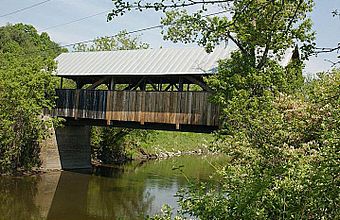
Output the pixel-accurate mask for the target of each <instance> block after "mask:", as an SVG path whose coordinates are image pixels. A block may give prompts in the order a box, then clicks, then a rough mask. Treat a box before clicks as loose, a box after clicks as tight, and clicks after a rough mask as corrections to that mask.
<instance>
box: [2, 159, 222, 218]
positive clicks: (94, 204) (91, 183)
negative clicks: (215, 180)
mask: <svg viewBox="0 0 340 220" xmlns="http://www.w3.org/2000/svg"><path fill="white" fill-rule="evenodd" d="M222 161H223V157H220V156H181V157H175V158H170V159H166V160H154V161H148V162H144V163H141V162H132V163H129V164H126V165H123V166H115V167H97V168H94V169H93V170H74V171H63V172H51V173H44V174H40V175H37V176H25V177H0V219H4V220H5V219H6V220H8V219H16V220H20V219H57V220H67V219H72V220H77V219H81V220H87V219H143V218H144V216H146V215H153V214H155V213H158V212H159V211H160V209H161V207H162V205H163V204H165V203H166V204H169V205H170V206H172V207H173V208H174V209H175V210H176V209H177V208H178V207H177V205H176V197H175V194H176V192H177V191H178V189H180V188H182V187H185V186H186V185H187V184H188V180H187V179H190V180H195V181H210V180H209V176H211V175H212V174H213V173H214V168H213V167H212V165H211V164H220V163H221V162H222ZM176 168H179V169H176Z"/></svg>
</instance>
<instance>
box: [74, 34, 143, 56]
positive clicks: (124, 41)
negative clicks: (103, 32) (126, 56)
mask: <svg viewBox="0 0 340 220" xmlns="http://www.w3.org/2000/svg"><path fill="white" fill-rule="evenodd" d="M148 47H149V44H147V43H144V42H140V41H139V37H138V36H131V35H129V34H128V33H127V31H126V30H123V31H120V32H119V33H118V34H117V35H116V36H114V37H101V38H97V39H95V40H94V42H93V44H84V43H80V44H76V45H75V46H74V47H73V49H74V50H75V51H114V50H136V49H147V48H148Z"/></svg>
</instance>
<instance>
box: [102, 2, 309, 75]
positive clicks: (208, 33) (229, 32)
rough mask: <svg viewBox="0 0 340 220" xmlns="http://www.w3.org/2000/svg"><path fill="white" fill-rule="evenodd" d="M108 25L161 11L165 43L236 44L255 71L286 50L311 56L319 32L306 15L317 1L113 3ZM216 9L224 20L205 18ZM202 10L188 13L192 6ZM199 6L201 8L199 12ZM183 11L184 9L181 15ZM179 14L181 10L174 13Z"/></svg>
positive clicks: (211, 17) (209, 49)
mask: <svg viewBox="0 0 340 220" xmlns="http://www.w3.org/2000/svg"><path fill="white" fill-rule="evenodd" d="M113 2H114V8H113V10H112V12H111V13H110V14H109V15H108V20H112V19H113V18H114V17H115V16H119V15H123V14H124V13H126V12H127V11H128V10H132V9H135V10H141V11H143V10H148V9H149V10H150V9H151V10H156V11H158V10H162V11H163V12H165V18H163V19H162V21H161V23H162V24H163V25H164V26H165V27H166V28H165V31H164V38H165V39H168V40H172V41H173V42H178V41H182V42H184V43H190V42H197V43H198V44H199V45H202V46H205V47H206V48H207V50H208V51H211V50H212V49H213V48H214V47H215V46H216V45H217V44H219V43H220V42H221V41H231V42H233V43H234V44H235V45H236V46H237V47H238V49H239V50H240V51H241V53H242V54H243V56H247V57H250V58H251V59H252V62H253V66H256V68H257V69H261V68H262V67H263V66H264V65H265V64H266V62H267V60H268V58H269V57H273V56H277V57H280V56H282V55H283V53H284V52H285V51H286V49H287V48H290V47H294V46H295V44H297V43H301V44H302V45H301V49H302V51H303V54H304V57H306V56H307V55H308V54H309V53H310V52H311V48H312V47H311V43H312V40H313V39H314V33H313V32H312V31H311V30H310V29H311V25H312V23H311V20H310V19H309V18H308V17H307V16H306V15H307V13H309V12H311V10H312V7H313V1H312V0H298V1H292V0H289V1H282V0H274V1H269V0H256V1H254V0H211V1H190V0H184V1H156V2H145V3H144V2H141V1H139V2H135V3H130V2H128V1H123V0H114V1H113ZM214 4H218V5H219V6H217V7H220V8H222V12H225V13H224V15H222V16H219V15H215V16H204V15H203V13H204V12H205V11H207V10H208V9H211V8H212V7H215V6H213V5H214ZM192 6H197V7H199V10H197V11H195V12H193V13H189V12H188V11H187V10H185V9H186V8H188V7H192ZM197 7H196V8H197ZM178 8H184V9H183V10H177V9H178ZM173 9H176V10H173Z"/></svg>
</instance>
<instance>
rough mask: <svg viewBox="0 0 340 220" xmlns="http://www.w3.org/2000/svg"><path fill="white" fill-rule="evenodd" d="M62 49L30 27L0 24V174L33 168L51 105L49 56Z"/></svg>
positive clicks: (37, 157)
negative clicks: (43, 114)
mask: <svg viewBox="0 0 340 220" xmlns="http://www.w3.org/2000/svg"><path fill="white" fill-rule="evenodd" d="M62 51H63V50H62V49H61V48H60V47H59V46H58V45H57V44H56V43H54V42H52V41H51V40H50V38H49V36H48V35H47V34H46V33H42V34H38V33H37V31H36V29H35V28H34V27H33V26H31V25H25V24H15V25H6V26H3V27H0V66H1V68H0V172H1V173H3V172H4V173H11V172H16V171H18V170H19V169H21V170H30V169H31V168H32V167H34V166H35V167H38V166H39V164H40V161H39V152H40V147H39V142H40V140H42V138H43V137H44V135H45V131H47V127H48V125H49V124H50V122H49V121H44V120H42V116H41V114H42V112H43V109H44V108H52V106H53V105H54V89H55V83H56V79H55V77H53V76H52V74H51V72H52V71H53V70H54V68H55V63H54V61H53V59H54V58H55V57H56V56H57V55H58V54H59V53H61V52H62Z"/></svg>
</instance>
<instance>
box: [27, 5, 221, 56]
mask: <svg viewBox="0 0 340 220" xmlns="http://www.w3.org/2000/svg"><path fill="white" fill-rule="evenodd" d="M225 12H226V11H220V12H215V13H211V14H207V15H204V16H202V17H208V16H212V15H218V14H222V13H225ZM162 27H164V25H161V24H160V25H154V26H150V27H145V28H141V29H137V30H133V31H129V32H126V34H134V33H138V32H142V31H148V30H152V29H156V28H162ZM117 36H119V34H114V35H111V36H107V37H109V38H112V37H117ZM95 40H96V39H91V40H83V41H78V42H75V43H70V44H63V45H58V46H55V47H50V48H46V49H45V51H48V50H53V49H57V48H59V47H64V48H67V47H71V46H74V45H77V44H86V43H90V42H94V41H95ZM41 52H42V51H34V52H30V53H26V54H25V55H27V54H31V53H41Z"/></svg>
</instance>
